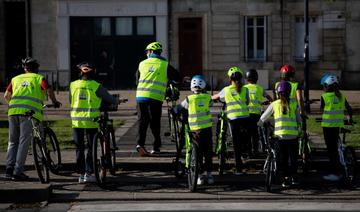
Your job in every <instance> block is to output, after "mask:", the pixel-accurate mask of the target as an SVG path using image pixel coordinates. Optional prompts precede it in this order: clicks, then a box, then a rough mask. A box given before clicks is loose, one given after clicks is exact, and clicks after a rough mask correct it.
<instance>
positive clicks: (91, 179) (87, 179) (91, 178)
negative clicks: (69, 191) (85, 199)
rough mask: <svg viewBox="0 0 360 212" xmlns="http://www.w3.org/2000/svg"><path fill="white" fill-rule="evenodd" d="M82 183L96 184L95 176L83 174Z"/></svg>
mask: <svg viewBox="0 0 360 212" xmlns="http://www.w3.org/2000/svg"><path fill="white" fill-rule="evenodd" d="M84 181H85V183H95V182H96V178H95V176H92V175H89V174H85V176H84Z"/></svg>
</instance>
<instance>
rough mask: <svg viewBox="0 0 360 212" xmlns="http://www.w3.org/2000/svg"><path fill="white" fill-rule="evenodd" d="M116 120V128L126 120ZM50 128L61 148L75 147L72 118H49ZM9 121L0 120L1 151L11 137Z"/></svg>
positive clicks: (4, 149) (4, 148)
mask: <svg viewBox="0 0 360 212" xmlns="http://www.w3.org/2000/svg"><path fill="white" fill-rule="evenodd" d="M113 120H114V128H117V127H119V126H120V125H122V124H123V123H124V122H123V121H122V120H120V119H113ZM48 122H49V123H50V128H51V129H52V130H54V132H55V134H56V137H57V138H58V140H59V143H60V148H61V149H74V148H75V144H74V139H73V135H72V128H71V120H70V119H56V120H55V119H54V120H48ZM8 127H9V123H8V120H0V151H6V150H7V145H8V138H9V129H8Z"/></svg>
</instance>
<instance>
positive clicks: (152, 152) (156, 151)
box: [150, 149, 160, 155]
mask: <svg viewBox="0 0 360 212" xmlns="http://www.w3.org/2000/svg"><path fill="white" fill-rule="evenodd" d="M150 154H152V155H154V154H160V149H153V150H151V152H150Z"/></svg>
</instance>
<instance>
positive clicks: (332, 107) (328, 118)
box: [321, 92, 345, 127]
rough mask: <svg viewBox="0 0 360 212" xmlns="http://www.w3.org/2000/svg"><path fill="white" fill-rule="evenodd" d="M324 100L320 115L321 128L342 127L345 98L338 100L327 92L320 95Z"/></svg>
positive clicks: (334, 95) (342, 96)
mask: <svg viewBox="0 0 360 212" xmlns="http://www.w3.org/2000/svg"><path fill="white" fill-rule="evenodd" d="M321 96H322V98H323V100H324V112H323V115H322V122H321V126H322V127H342V126H344V118H345V115H344V110H345V97H344V95H341V98H340V99H339V98H338V97H337V96H336V94H335V93H334V92H327V93H324V94H322V95H321Z"/></svg>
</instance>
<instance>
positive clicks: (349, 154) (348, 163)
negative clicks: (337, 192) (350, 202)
mask: <svg viewBox="0 0 360 212" xmlns="http://www.w3.org/2000/svg"><path fill="white" fill-rule="evenodd" d="M344 162H345V166H344V176H345V183H346V184H347V185H350V186H351V185H354V183H355V180H356V172H357V168H356V154H355V150H354V148H352V147H350V146H348V147H346V148H345V150H344Z"/></svg>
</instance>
